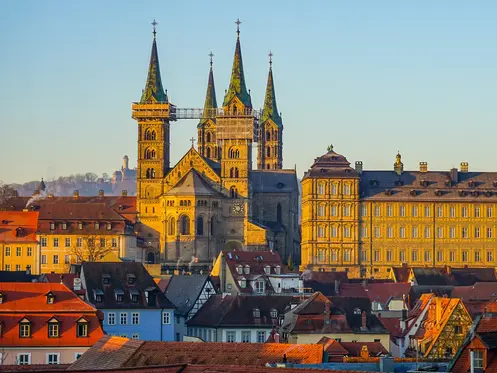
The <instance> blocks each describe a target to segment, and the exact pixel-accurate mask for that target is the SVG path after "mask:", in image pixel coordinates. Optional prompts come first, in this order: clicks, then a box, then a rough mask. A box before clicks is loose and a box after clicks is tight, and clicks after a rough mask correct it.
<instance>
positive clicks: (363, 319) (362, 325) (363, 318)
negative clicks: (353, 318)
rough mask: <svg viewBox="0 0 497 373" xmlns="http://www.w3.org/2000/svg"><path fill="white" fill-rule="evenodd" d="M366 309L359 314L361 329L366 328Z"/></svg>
mask: <svg viewBox="0 0 497 373" xmlns="http://www.w3.org/2000/svg"><path fill="white" fill-rule="evenodd" d="M366 321H367V317H366V311H362V314H361V330H363V331H364V330H368V325H367V322H366Z"/></svg>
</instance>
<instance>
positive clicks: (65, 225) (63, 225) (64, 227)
mask: <svg viewBox="0 0 497 373" xmlns="http://www.w3.org/2000/svg"><path fill="white" fill-rule="evenodd" d="M62 229H64V230H65V229H67V223H66V222H63V223H62Z"/></svg>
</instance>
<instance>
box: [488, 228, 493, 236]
mask: <svg viewBox="0 0 497 373" xmlns="http://www.w3.org/2000/svg"><path fill="white" fill-rule="evenodd" d="M487 238H492V228H487Z"/></svg>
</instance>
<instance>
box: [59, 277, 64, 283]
mask: <svg viewBox="0 0 497 373" xmlns="http://www.w3.org/2000/svg"><path fill="white" fill-rule="evenodd" d="M60 283H61V284H63V283H64V275H60Z"/></svg>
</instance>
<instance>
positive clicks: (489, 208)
mask: <svg viewBox="0 0 497 373" xmlns="http://www.w3.org/2000/svg"><path fill="white" fill-rule="evenodd" d="M492 213H493V210H492V207H490V206H489V207H487V218H491V217H492V215H493V214H492Z"/></svg>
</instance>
